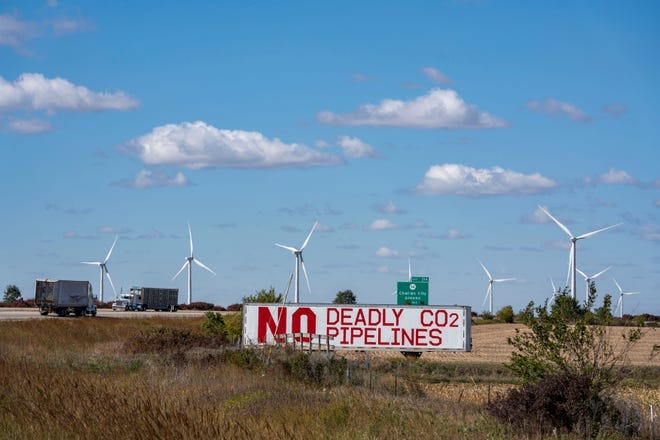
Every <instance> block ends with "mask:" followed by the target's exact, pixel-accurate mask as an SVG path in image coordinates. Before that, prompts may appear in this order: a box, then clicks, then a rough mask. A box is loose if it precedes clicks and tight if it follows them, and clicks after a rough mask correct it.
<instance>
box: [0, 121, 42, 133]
mask: <svg viewBox="0 0 660 440" xmlns="http://www.w3.org/2000/svg"><path fill="white" fill-rule="evenodd" d="M52 128H53V127H52V125H51V124H50V122H48V121H44V120H43V119H12V120H10V121H9V122H8V123H7V130H8V131H10V132H13V133H20V134H36V133H44V132H46V131H50V130H51V129H52Z"/></svg>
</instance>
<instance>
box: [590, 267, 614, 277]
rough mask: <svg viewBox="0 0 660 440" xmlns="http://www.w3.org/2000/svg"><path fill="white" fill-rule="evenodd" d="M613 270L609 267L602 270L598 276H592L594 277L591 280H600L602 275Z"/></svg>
mask: <svg viewBox="0 0 660 440" xmlns="http://www.w3.org/2000/svg"><path fill="white" fill-rule="evenodd" d="M611 268H612V266H610V267H607V268H605V269H603V270H601V271H600V272H598V273H597V274H596V275H592V276H591V279H592V280H595V279H596V278H598V277H599V276H601V275H602V274H604V273H605V272H607V271H608V270H610V269H611Z"/></svg>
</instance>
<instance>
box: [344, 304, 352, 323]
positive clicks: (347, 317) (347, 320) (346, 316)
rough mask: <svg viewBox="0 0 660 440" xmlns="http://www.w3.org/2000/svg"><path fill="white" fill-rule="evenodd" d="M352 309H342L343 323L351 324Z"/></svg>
mask: <svg viewBox="0 0 660 440" xmlns="http://www.w3.org/2000/svg"><path fill="white" fill-rule="evenodd" d="M352 311H353V310H352V309H348V308H344V309H341V325H351V312H352Z"/></svg>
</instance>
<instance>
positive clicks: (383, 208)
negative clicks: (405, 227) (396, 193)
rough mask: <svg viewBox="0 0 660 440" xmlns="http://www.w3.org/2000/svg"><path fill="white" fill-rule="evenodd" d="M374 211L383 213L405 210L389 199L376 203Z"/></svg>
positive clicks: (395, 212)
mask: <svg viewBox="0 0 660 440" xmlns="http://www.w3.org/2000/svg"><path fill="white" fill-rule="evenodd" d="M375 209H376V211H378V212H382V213H383V214H403V213H405V211H404V210H403V209H401V208H399V207H398V206H396V205H395V204H394V202H392V201H390V202H387V203H386V204H384V205H376V206H375Z"/></svg>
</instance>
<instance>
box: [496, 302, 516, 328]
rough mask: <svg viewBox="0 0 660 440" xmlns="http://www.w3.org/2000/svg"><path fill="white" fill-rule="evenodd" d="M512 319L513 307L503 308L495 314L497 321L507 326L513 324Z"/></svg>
mask: <svg viewBox="0 0 660 440" xmlns="http://www.w3.org/2000/svg"><path fill="white" fill-rule="evenodd" d="M513 317H514V313H513V307H511V306H504V307H502V308H501V309H500V310H499V311H498V312H497V319H499V320H500V321H502V322H506V323H507V324H511V323H513Z"/></svg>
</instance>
